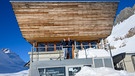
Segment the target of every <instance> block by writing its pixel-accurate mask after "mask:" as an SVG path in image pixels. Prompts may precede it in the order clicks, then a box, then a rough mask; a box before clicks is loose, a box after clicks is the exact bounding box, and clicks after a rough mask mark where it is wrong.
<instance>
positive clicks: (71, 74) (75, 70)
mask: <svg viewBox="0 0 135 76" xmlns="http://www.w3.org/2000/svg"><path fill="white" fill-rule="evenodd" d="M80 70H81V67H70V68H68V73H69V76H75V75H76V73H78V72H79V71H80Z"/></svg>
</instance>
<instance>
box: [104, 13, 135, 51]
mask: <svg viewBox="0 0 135 76" xmlns="http://www.w3.org/2000/svg"><path fill="white" fill-rule="evenodd" d="M107 40H108V42H109V43H110V45H111V46H112V47H113V48H114V50H113V51H112V52H117V53H120V52H126V53H135V46H134V44H135V14H134V15H132V16H130V17H129V18H128V19H126V20H124V21H123V22H121V23H120V24H117V25H116V26H114V27H113V29H112V33H111V35H110V36H109V37H108V38H107Z"/></svg>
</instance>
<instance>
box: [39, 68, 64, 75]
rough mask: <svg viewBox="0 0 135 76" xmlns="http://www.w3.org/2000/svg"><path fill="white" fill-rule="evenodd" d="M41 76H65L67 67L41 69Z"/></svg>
mask: <svg viewBox="0 0 135 76" xmlns="http://www.w3.org/2000/svg"><path fill="white" fill-rule="evenodd" d="M38 71H39V74H40V76H65V75H66V74H65V67H55V68H39V69H38Z"/></svg>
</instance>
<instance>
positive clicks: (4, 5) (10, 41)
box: [0, 0, 135, 62]
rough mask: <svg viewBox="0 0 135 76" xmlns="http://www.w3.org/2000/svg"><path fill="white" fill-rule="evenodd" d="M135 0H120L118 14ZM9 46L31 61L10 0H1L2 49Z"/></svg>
mask: <svg viewBox="0 0 135 76" xmlns="http://www.w3.org/2000/svg"><path fill="white" fill-rule="evenodd" d="M134 4H135V0H120V3H119V6H118V10H117V14H118V13H119V12H120V11H121V9H124V8H125V7H133V5H134ZM2 48H9V49H10V50H11V51H13V52H15V53H17V54H18V55H19V56H20V57H21V58H22V59H23V60H24V61H25V62H27V61H29V55H28V52H29V51H31V45H30V44H29V43H28V42H27V41H26V40H25V39H24V38H23V37H22V34H21V32H20V29H19V26H18V23H17V20H16V17H15V14H14V12H13V9H12V6H11V4H10V2H9V0H0V49H2Z"/></svg>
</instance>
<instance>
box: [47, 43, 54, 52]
mask: <svg viewBox="0 0 135 76" xmlns="http://www.w3.org/2000/svg"><path fill="white" fill-rule="evenodd" d="M47 45H48V48H47V51H54V44H53V43H48V44H47Z"/></svg>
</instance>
